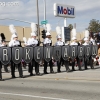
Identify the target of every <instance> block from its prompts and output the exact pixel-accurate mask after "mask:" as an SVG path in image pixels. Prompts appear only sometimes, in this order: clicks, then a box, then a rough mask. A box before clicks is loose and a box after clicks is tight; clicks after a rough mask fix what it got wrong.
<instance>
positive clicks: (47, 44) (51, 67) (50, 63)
mask: <svg viewBox="0 0 100 100" xmlns="http://www.w3.org/2000/svg"><path fill="white" fill-rule="evenodd" d="M43 46H45V47H46V46H52V41H51V39H49V38H45V40H44V42H43ZM47 65H48V62H47V61H46V60H44V74H48V73H47ZM49 66H50V73H54V71H53V63H52V59H51V60H50V61H49Z"/></svg>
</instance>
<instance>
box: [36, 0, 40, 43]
mask: <svg viewBox="0 0 100 100" xmlns="http://www.w3.org/2000/svg"><path fill="white" fill-rule="evenodd" d="M36 5H37V33H38V40H39V42H40V27H39V7H38V0H36Z"/></svg>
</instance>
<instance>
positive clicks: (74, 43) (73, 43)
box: [70, 42, 78, 45]
mask: <svg viewBox="0 0 100 100" xmlns="http://www.w3.org/2000/svg"><path fill="white" fill-rule="evenodd" d="M70 45H78V43H76V42H72V43H71V44H70Z"/></svg>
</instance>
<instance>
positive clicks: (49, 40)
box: [43, 38, 52, 46]
mask: <svg viewBox="0 0 100 100" xmlns="http://www.w3.org/2000/svg"><path fill="white" fill-rule="evenodd" d="M43 44H44V45H45V46H51V45H52V41H51V39H49V38H45V39H44V41H43Z"/></svg>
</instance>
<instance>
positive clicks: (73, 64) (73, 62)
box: [70, 42, 78, 71]
mask: <svg viewBox="0 0 100 100" xmlns="http://www.w3.org/2000/svg"><path fill="white" fill-rule="evenodd" d="M70 45H78V44H77V43H76V42H72V43H71V44H70ZM76 59H77V58H76ZM74 66H75V61H72V71H75V68H74Z"/></svg>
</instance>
